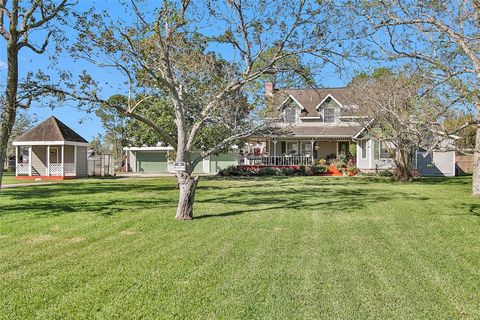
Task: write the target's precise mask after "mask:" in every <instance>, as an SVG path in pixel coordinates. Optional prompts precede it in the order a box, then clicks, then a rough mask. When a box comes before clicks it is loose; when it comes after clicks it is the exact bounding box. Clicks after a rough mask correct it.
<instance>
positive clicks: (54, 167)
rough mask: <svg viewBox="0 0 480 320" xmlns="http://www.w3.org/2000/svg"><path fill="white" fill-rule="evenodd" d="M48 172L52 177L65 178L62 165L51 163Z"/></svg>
mask: <svg viewBox="0 0 480 320" xmlns="http://www.w3.org/2000/svg"><path fill="white" fill-rule="evenodd" d="M48 172H49V173H50V175H51V176H63V166H62V164H61V163H50V164H49V165H48Z"/></svg>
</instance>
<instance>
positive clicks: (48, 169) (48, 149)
mask: <svg viewBox="0 0 480 320" xmlns="http://www.w3.org/2000/svg"><path fill="white" fill-rule="evenodd" d="M45 173H46V175H47V177H49V176H50V145H47V169H46V170H45Z"/></svg>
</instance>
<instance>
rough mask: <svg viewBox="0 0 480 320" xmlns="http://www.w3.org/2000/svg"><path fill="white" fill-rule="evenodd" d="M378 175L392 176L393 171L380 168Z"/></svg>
mask: <svg viewBox="0 0 480 320" xmlns="http://www.w3.org/2000/svg"><path fill="white" fill-rule="evenodd" d="M378 175H379V176H380V177H392V176H393V173H392V172H391V171H389V170H382V171H380V172H379V173H378Z"/></svg>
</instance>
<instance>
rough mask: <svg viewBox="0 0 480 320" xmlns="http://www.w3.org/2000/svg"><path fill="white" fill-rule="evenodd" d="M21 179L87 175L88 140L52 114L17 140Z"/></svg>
mask: <svg viewBox="0 0 480 320" xmlns="http://www.w3.org/2000/svg"><path fill="white" fill-rule="evenodd" d="M13 145H14V146H15V148H16V150H15V153H16V157H15V159H16V160H15V164H16V176H17V178H19V179H45V180H63V179H69V178H76V177H86V176H87V149H88V141H87V140H85V139H84V138H82V137H81V136H80V135H79V134H78V133H76V132H75V131H73V130H72V129H71V128H69V127H68V126H67V125H65V124H64V123H63V122H61V121H60V120H58V119H57V118H55V117H50V118H48V119H47V120H45V121H43V122H42V123H40V124H39V125H38V126H36V127H34V128H33V129H31V130H29V131H27V132H26V133H24V134H23V135H21V136H20V137H19V138H18V139H16V140H15V141H13Z"/></svg>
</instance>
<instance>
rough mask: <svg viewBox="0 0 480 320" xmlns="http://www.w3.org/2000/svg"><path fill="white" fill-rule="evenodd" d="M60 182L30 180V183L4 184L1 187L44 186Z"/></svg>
mask: <svg viewBox="0 0 480 320" xmlns="http://www.w3.org/2000/svg"><path fill="white" fill-rule="evenodd" d="M55 183H58V182H28V183H14V184H2V188H1V189H9V188H16V187H30V186H44V185H48V184H55Z"/></svg>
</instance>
